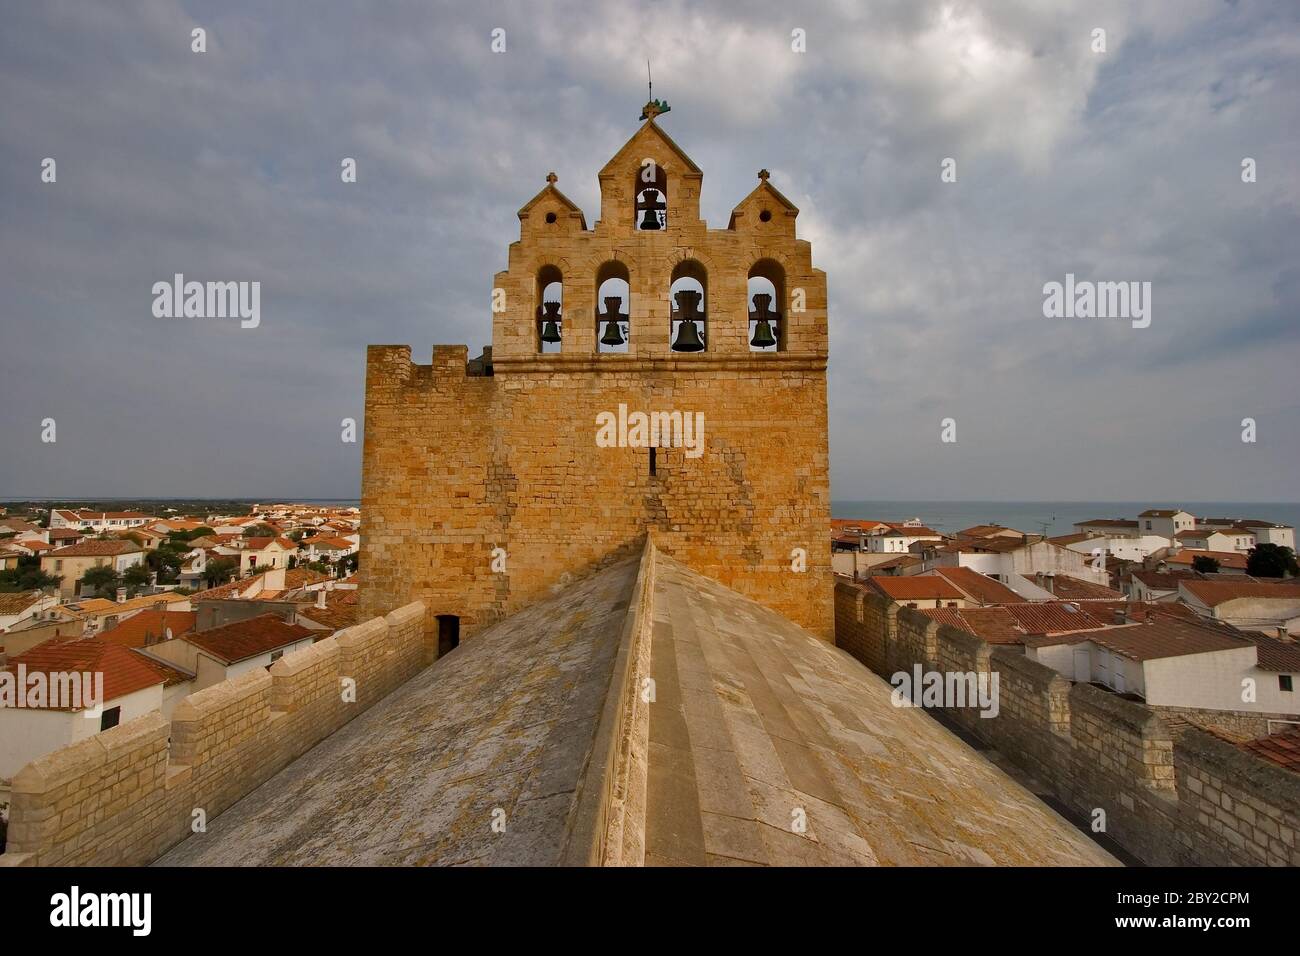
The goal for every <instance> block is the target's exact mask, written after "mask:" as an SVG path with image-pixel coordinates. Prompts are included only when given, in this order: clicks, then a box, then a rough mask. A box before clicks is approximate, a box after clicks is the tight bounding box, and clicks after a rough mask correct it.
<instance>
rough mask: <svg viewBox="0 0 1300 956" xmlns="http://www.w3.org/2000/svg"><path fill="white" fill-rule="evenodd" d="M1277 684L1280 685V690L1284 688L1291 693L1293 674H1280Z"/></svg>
mask: <svg viewBox="0 0 1300 956" xmlns="http://www.w3.org/2000/svg"><path fill="white" fill-rule="evenodd" d="M1277 686H1278V689H1279V690H1284V691H1286V692H1287V693H1290V692H1291V690H1292V687H1291V675H1290V674H1278V675H1277Z"/></svg>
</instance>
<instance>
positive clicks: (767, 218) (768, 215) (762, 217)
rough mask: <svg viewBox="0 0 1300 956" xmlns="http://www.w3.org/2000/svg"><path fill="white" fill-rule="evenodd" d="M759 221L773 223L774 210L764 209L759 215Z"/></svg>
mask: <svg viewBox="0 0 1300 956" xmlns="http://www.w3.org/2000/svg"><path fill="white" fill-rule="evenodd" d="M758 219H759V221H760V222H771V221H772V210H770V209H764V210H763V211H762V212H760V213H759V214H758Z"/></svg>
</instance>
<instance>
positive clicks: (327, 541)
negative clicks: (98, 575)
mask: <svg viewBox="0 0 1300 956" xmlns="http://www.w3.org/2000/svg"><path fill="white" fill-rule="evenodd" d="M854 540H857V539H854ZM301 544H302V545H303V547H306V546H308V545H315V546H316V547H318V548H324V549H325V550H326V551H346V550H348V549H349V548H351V547H352V542H351V541H349V540H348V539H347V538H336V537H334V536H333V535H317V536H316V537H314V538H307V539H305V540H304V541H302V542H301Z"/></svg>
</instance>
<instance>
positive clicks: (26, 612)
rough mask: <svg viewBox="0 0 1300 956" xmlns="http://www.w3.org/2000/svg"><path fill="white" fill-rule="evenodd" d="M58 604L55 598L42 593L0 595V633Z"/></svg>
mask: <svg viewBox="0 0 1300 956" xmlns="http://www.w3.org/2000/svg"><path fill="white" fill-rule="evenodd" d="M58 603H59V599H58V598H57V597H55V596H54V595H53V594H46V593H44V592H43V591H14V592H12V593H8V594H0V632H4V631H7V630H8V629H9V628H11V627H13V626H14V625H15V624H19V623H21V622H23V621H26V620H28V619H29V618H33V617H36V616H37V615H39V614H40V613H41V612H42V611H44V610H47V609H48V608H52V607H55V606H56V605H57V604H58ZM0 644H3V641H0Z"/></svg>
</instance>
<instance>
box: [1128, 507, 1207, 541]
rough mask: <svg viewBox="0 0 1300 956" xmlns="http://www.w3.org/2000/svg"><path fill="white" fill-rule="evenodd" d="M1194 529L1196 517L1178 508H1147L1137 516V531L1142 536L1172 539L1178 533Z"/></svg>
mask: <svg viewBox="0 0 1300 956" xmlns="http://www.w3.org/2000/svg"><path fill="white" fill-rule="evenodd" d="M1195 527H1196V516H1195V515H1192V514H1188V513H1187V512H1186V511H1183V510H1181V509H1179V508H1148V509H1147V510H1146V511H1144V512H1142V513H1141V514H1140V515H1138V530H1139V532H1140V533H1142V534H1158V535H1160V536H1161V537H1162V538H1173V537H1175V536H1176V535H1177V534H1178V532H1180V531H1191V530H1192V529H1193V528H1195Z"/></svg>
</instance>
